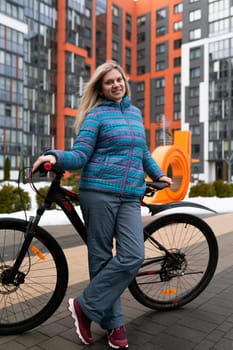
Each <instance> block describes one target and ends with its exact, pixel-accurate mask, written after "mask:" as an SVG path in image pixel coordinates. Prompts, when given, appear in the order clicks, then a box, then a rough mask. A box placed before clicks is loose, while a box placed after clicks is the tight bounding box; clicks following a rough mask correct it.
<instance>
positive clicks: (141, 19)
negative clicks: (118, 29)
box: [137, 16, 146, 26]
mask: <svg viewBox="0 0 233 350" xmlns="http://www.w3.org/2000/svg"><path fill="white" fill-rule="evenodd" d="M145 24H146V16H140V17H138V18H137V25H138V26H144V25H145Z"/></svg>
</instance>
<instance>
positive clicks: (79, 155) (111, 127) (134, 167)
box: [46, 96, 164, 197]
mask: <svg viewBox="0 0 233 350" xmlns="http://www.w3.org/2000/svg"><path fill="white" fill-rule="evenodd" d="M46 154H54V155H55V156H56V158H57V162H56V168H58V169H62V170H77V169H80V168H83V170H82V174H81V180H80V186H79V188H80V190H90V191H92V190H94V191H101V192H107V193H115V194H119V195H125V196H133V197H141V196H143V195H144V192H145V172H146V173H147V174H148V175H149V176H150V178H152V179H153V180H154V181H156V180H158V178H159V177H161V176H162V175H164V173H163V172H162V170H161V169H160V167H159V166H158V164H157V163H156V162H155V161H154V160H153V158H152V156H151V154H150V152H149V150H148V147H147V145H146V138H145V131H144V126H143V122H142V116H141V112H140V110H139V109H138V108H137V107H135V106H133V105H132V104H131V102H130V99H129V98H128V97H127V96H125V97H124V98H123V100H122V102H121V103H116V102H114V101H109V100H103V101H102V103H101V105H99V106H98V107H96V108H94V109H93V110H91V111H90V112H89V113H88V114H87V115H86V117H85V119H84V122H83V124H82V126H81V129H80V131H79V133H78V135H77V137H76V140H75V142H74V145H73V147H72V149H71V150H69V151H62V150H51V151H48V152H46Z"/></svg>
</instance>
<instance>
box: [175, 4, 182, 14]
mask: <svg viewBox="0 0 233 350" xmlns="http://www.w3.org/2000/svg"><path fill="white" fill-rule="evenodd" d="M182 12H183V4H182V3H180V4H176V5H174V13H182Z"/></svg>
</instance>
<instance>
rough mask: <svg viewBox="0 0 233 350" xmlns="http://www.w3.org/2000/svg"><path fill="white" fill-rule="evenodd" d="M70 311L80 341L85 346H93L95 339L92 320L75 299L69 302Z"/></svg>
mask: <svg viewBox="0 0 233 350" xmlns="http://www.w3.org/2000/svg"><path fill="white" fill-rule="evenodd" d="M68 310H69V311H70V313H71V317H72V318H73V320H74V326H75V329H76V333H77V334H78V336H79V339H80V340H81V341H82V342H83V343H84V344H92V343H93V338H92V335H91V320H89V318H88V317H87V316H86V315H85V314H84V312H83V311H82V310H81V308H80V306H79V305H78V303H77V301H76V300H75V299H73V298H70V299H69V300H68Z"/></svg>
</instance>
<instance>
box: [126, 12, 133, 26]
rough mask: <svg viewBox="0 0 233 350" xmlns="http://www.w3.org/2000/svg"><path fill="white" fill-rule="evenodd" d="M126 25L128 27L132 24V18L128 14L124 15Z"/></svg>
mask: <svg viewBox="0 0 233 350" xmlns="http://www.w3.org/2000/svg"><path fill="white" fill-rule="evenodd" d="M126 24H127V25H129V26H131V24H132V16H131V15H130V14H129V13H127V14H126Z"/></svg>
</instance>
